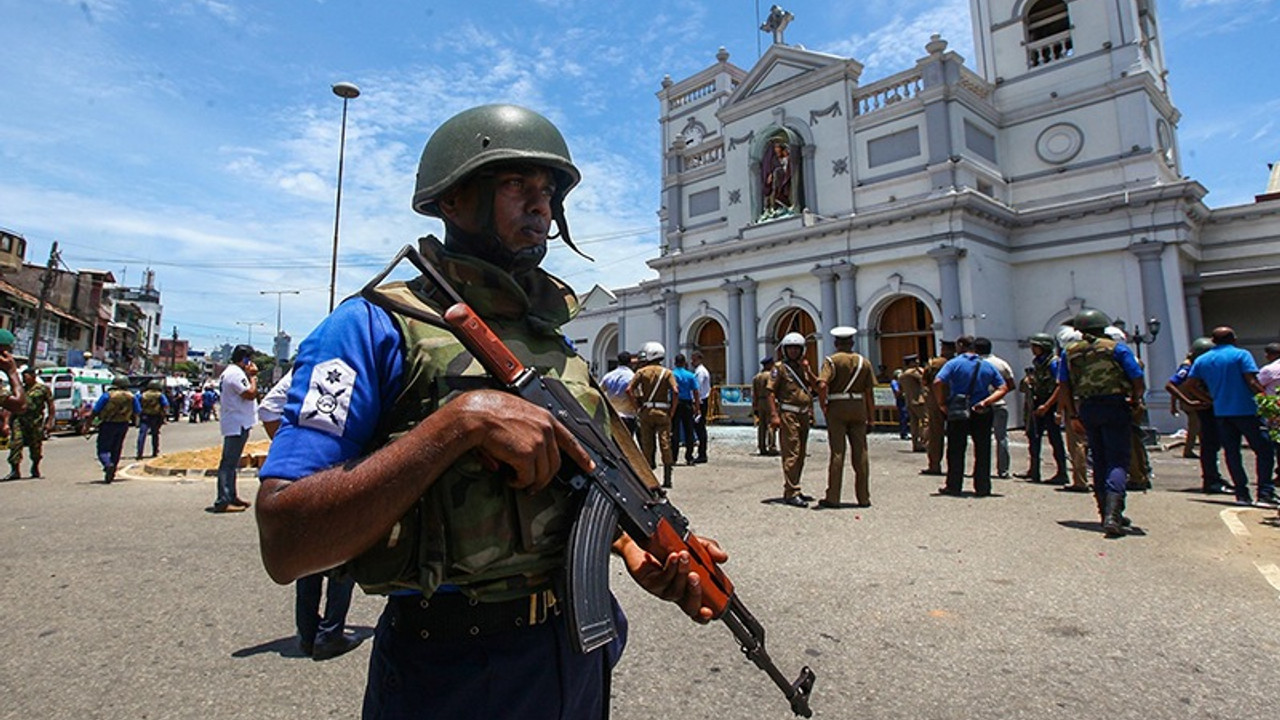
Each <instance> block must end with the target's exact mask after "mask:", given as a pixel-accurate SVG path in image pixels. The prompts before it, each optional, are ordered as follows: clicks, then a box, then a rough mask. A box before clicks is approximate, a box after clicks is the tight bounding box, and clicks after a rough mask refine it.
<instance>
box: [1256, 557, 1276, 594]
mask: <svg viewBox="0 0 1280 720" xmlns="http://www.w3.org/2000/svg"><path fill="white" fill-rule="evenodd" d="M1253 566H1254V567H1256V568H1258V572H1260V573H1262V577H1264V578H1266V579H1267V582H1269V583H1271V587H1273V588H1275V589H1276V590H1280V567H1276V566H1275V565H1274V564H1272V563H1260V562H1258V561H1257V560H1254V561H1253Z"/></svg>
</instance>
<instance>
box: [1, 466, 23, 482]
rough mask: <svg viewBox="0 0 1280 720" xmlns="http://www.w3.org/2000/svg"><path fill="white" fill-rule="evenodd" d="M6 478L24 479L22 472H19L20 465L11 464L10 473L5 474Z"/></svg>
mask: <svg viewBox="0 0 1280 720" xmlns="http://www.w3.org/2000/svg"><path fill="white" fill-rule="evenodd" d="M4 479H5V480H21V479H22V473H20V472H18V466H17V465H13V464H10V465H9V474H8V475H5V476H4Z"/></svg>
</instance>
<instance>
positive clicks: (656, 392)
mask: <svg viewBox="0 0 1280 720" xmlns="http://www.w3.org/2000/svg"><path fill="white" fill-rule="evenodd" d="M666 354H667V350H666V348H664V347H662V344H661V343H656V342H647V343H645V344H644V346H643V347H641V348H640V362H642V363H644V366H643V367H641V368H640V369H639V370H637V371H636V374H635V377H633V378H631V385H629V386H628V387H627V392H628V393H629V394H630V395H631V397H633V398H635V399H636V405H638V406H639V408H640V414H639V428H640V429H639V432H640V452H642V453H643V454H644V456H645V458H647V459H648V460H649V467H655V465H654V457H653V452H654V445H655V443H654V440H655V437H656V440H657V443H656V444H657V446H658V448H659V449H661V451H662V487H668V488H669V487H671V472H672V471H671V468H672V466H673V465H675V463H676V460H675V454H674V453H673V452H672V451H671V419H672V418H673V417H675V414H676V376H675V375H673V374H672V372H671V371H670V370H668V369H666V368H664V367H662V358H663V357H665V356H666Z"/></svg>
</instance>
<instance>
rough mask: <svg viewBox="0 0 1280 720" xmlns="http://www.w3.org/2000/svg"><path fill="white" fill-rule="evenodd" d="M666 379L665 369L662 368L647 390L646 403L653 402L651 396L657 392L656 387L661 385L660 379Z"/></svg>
mask: <svg viewBox="0 0 1280 720" xmlns="http://www.w3.org/2000/svg"><path fill="white" fill-rule="evenodd" d="M666 379H667V369H666V368H662V372H660V373H658V382H656V383H654V384H653V389H652V390H650V391H649V398H648V399H647V400H645V402H647V403H651V402H653V398H654V397H655V396H656V395H657V394H658V388H660V387H662V381H663V380H666Z"/></svg>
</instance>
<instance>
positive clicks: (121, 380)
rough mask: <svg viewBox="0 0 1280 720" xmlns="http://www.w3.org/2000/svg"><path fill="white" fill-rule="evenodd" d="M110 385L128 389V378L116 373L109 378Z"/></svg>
mask: <svg viewBox="0 0 1280 720" xmlns="http://www.w3.org/2000/svg"><path fill="white" fill-rule="evenodd" d="M111 387H113V388H120V389H122V390H128V389H129V378H127V377H125V376H123V375H117V376H115V377H114V378H113V379H112V380H111Z"/></svg>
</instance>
